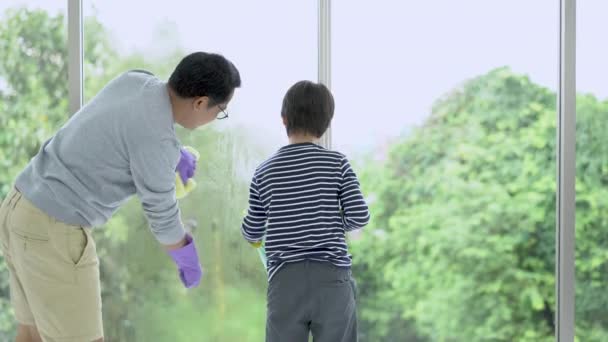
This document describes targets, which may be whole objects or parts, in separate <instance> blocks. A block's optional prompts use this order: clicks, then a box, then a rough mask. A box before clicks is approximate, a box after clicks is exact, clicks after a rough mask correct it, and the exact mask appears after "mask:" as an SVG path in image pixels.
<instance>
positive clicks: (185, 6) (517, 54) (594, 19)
mask: <svg viewBox="0 0 608 342" xmlns="http://www.w3.org/2000/svg"><path fill="white" fill-rule="evenodd" d="M83 3H84V14H85V16H95V17H97V19H98V20H99V21H101V22H102V23H103V24H104V25H105V27H106V28H107V29H108V30H109V31H110V33H111V35H112V39H113V42H114V44H115V45H116V46H117V48H119V49H120V51H122V52H123V53H125V54H128V53H129V52H132V51H140V52H144V53H145V54H146V55H147V56H149V58H151V59H152V58H156V59H157V58H159V57H162V56H163V55H164V54H166V53H167V51H171V50H172V49H175V48H182V49H183V50H185V51H186V52H191V51H196V50H202V51H212V52H219V53H222V54H223V55H225V56H226V57H227V58H229V59H230V60H232V61H233V62H234V63H235V65H236V66H237V67H238V68H239V70H240V72H241V76H242V79H243V86H242V88H241V89H239V90H238V91H237V93H236V95H235V97H234V100H233V102H232V103H231V104H230V106H229V111H230V114H231V117H230V120H229V121H230V122H229V123H221V124H222V125H229V126H232V125H241V126H243V127H245V128H244V129H247V130H249V131H251V132H253V134H254V135H257V136H259V139H260V140H261V141H266V142H267V143H268V144H276V145H280V144H282V143H284V142H285V140H286V138H285V134H284V130H283V128H282V125H281V122H280V106H281V101H282V97H283V95H284V93H285V91H286V90H287V89H288V88H289V86H291V85H292V84H293V83H295V82H296V81H299V80H301V79H310V80H316V79H317V1H312V0H306V1H304V0H292V1H281V0H264V1H262V0H260V1H246V0H231V1H228V0H223V1H221V2H220V1H212V0H206V1H194V0H190V1H188V0H172V1H170V2H151V1H140V0H132V1H124V0H120V1H119V0H83ZM558 3H559V1H558V0H509V1H506V0H501V1H498V0H463V1H451V0H426V1H415V0H407V1H405V0H375V1H369V0H368V1H361V0H348V1H346V0H334V1H333V3H332V84H331V85H332V92H333V93H334V96H335V100H336V113H335V118H334V121H333V125H332V136H333V147H335V148H338V149H340V150H342V151H344V152H345V153H355V152H357V151H360V150H365V149H367V148H370V147H371V146H375V145H377V144H383V143H384V142H386V141H387V140H389V139H391V138H394V137H396V136H398V135H399V134H400V133H401V132H403V131H405V130H407V128H408V127H412V126H415V125H419V124H421V123H423V122H424V119H425V118H426V117H427V116H428V115H429V113H430V109H431V106H432V104H433V102H434V101H435V100H436V99H438V98H439V97H441V96H442V95H443V94H445V93H447V92H448V91H450V90H451V89H453V88H454V87H456V86H458V85H459V84H461V83H462V82H463V81H466V80H467V79H470V78H472V77H475V76H479V75H482V74H484V73H486V72H488V71H490V70H492V69H494V68H497V67H502V66H509V67H510V68H511V69H512V70H513V71H515V72H517V73H521V74H525V75H528V76H529V77H530V78H531V79H532V81H534V82H536V83H538V84H541V85H543V86H546V87H548V88H550V89H552V90H555V89H556V86H557V82H558V77H557V75H558V74H557V72H558V42H559V41H558V39H559V28H558ZM577 3H578V9H577V18H578V22H577V87H578V91H580V92H590V93H593V94H595V95H596V96H597V97H599V98H602V99H606V98H608V79H607V77H605V76H608V63H606V61H608V47H607V46H606V44H604V43H602V42H603V41H604V32H608V21H605V20H603V19H604V18H603V17H604V16H605V14H606V13H608V1H605V0H583V1H578V2H577ZM21 4H27V5H28V6H30V7H40V8H44V9H47V10H49V11H55V12H56V11H62V12H64V13H67V5H66V4H67V0H62V1H58V0H38V1H30V0H2V1H1V2H0V11H3V10H4V9H5V8H7V7H14V6H16V5H21ZM602 75H604V77H601V76H602ZM85 77H86V75H85Z"/></svg>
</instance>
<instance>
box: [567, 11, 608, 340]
mask: <svg viewBox="0 0 608 342" xmlns="http://www.w3.org/2000/svg"><path fill="white" fill-rule="evenodd" d="M606 13H608V3H606V2H605V1H599V0H597V1H578V2H577V9H576V14H577V18H576V26H577V32H576V35H577V37H576V49H577V51H576V69H577V70H576V86H577V98H576V102H577V103H576V254H575V255H576V260H575V261H576V282H575V284H576V297H575V305H576V313H575V318H576V338H577V340H578V341H606V340H608V319H607V318H606V317H608V316H607V315H608V294H607V291H606V289H607V284H608V272H606V271H607V270H608V249H607V248H606V247H607V246H608V231H607V230H606V227H607V226H608V187H607V185H608V136H607V135H606V132H608V78H607V77H606V76H608V64H607V63H606V61H608V48H607V47H606V44H602V42H603V41H604V32H606V30H607V29H608V23H607V22H606Z"/></svg>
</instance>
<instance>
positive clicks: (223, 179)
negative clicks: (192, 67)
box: [84, 0, 317, 341]
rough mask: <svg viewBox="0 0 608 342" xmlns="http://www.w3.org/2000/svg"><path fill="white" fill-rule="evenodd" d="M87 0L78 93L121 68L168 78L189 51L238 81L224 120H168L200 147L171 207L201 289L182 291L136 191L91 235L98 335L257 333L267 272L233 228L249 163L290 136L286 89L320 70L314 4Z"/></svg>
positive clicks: (204, 337) (251, 336)
mask: <svg viewBox="0 0 608 342" xmlns="http://www.w3.org/2000/svg"><path fill="white" fill-rule="evenodd" d="M85 3H86V6H85V8H84V11H85V18H86V19H85V25H86V26H85V27H86V29H85V56H87V64H86V66H85V86H86V88H85V92H86V98H87V99H91V97H92V96H94V95H95V94H96V93H97V92H98V91H99V90H100V89H101V87H102V86H103V85H104V84H105V83H106V82H107V81H108V80H110V79H111V78H113V77H115V76H116V75H118V74H119V73H120V72H123V71H126V70H127V69H129V68H139V69H147V70H149V71H151V72H153V73H155V74H156V75H157V76H158V77H159V78H161V79H163V80H166V79H168V77H169V75H170V73H171V71H173V68H174V67H175V65H176V64H177V63H178V62H179V60H180V59H181V58H182V57H183V56H185V54H187V53H189V52H192V51H208V52H218V53H221V54H223V55H224V56H226V57H227V58H228V59H230V60H231V61H232V62H234V64H235V65H236V67H237V68H238V69H239V71H240V74H241V78H242V83H243V84H242V87H241V88H240V89H238V90H237V91H236V94H235V97H234V99H233V101H232V102H231V103H230V105H229V106H228V112H229V115H230V117H229V118H228V119H227V120H221V121H216V122H214V123H212V124H211V125H209V126H206V127H204V128H201V129H200V130H196V131H193V132H189V131H185V130H183V129H180V128H179V126H176V127H177V128H178V133H179V136H180V139H181V141H182V143H184V144H185V145H190V146H193V147H194V148H196V149H197V150H198V151H199V152H200V154H201V161H200V163H199V165H198V171H197V176H196V182H197V184H198V185H197V187H196V189H195V191H194V192H193V193H191V194H189V195H188V197H186V198H184V199H183V200H181V203H180V207H181V210H182V213H183V218H184V220H185V222H186V223H187V224H188V225H189V226H190V227H191V228H192V229H193V232H194V235H195V237H196V239H197V241H198V249H199V253H200V255H201V262H202V265H203V268H204V272H205V274H204V276H203V280H202V284H201V286H200V287H199V288H197V289H195V290H190V291H185V290H184V289H183V288H182V285H181V283H180V281H179V279H178V277H177V273H176V270H175V266H174V265H173V264H172V262H171V261H170V259H169V258H168V257H167V256H166V255H165V254H164V253H163V252H162V251H161V250H159V247H158V244H157V243H156V241H155V240H154V239H153V237H152V235H151V234H150V233H149V231H148V228H147V223H146V221H145V219H144V217H143V216H142V210H141V207H140V205H139V203H138V200H137V199H134V200H133V201H131V202H130V203H129V204H128V205H127V206H126V207H125V208H123V210H121V211H120V212H119V213H118V214H117V215H115V217H114V218H113V219H112V220H111V221H110V222H109V223H108V224H107V225H106V226H105V227H103V228H102V229H99V230H98V231H97V232H96V237H97V238H98V243H97V245H98V248H99V254H100V258H101V260H102V279H103V300H104V314H105V316H104V319H105V321H104V323H105V331H106V334H107V335H106V337H107V339H108V340H111V341H192V340H196V341H262V340H263V339H264V331H265V319H266V316H265V315H266V273H265V271H264V268H263V267H262V264H261V263H260V260H259V257H258V255H257V252H256V251H255V250H254V249H253V248H252V247H250V246H249V244H247V243H246V242H245V240H244V239H243V237H242V235H241V232H240V227H241V222H242V218H243V216H242V214H243V213H244V210H245V209H246V207H247V196H248V190H249V182H250V181H251V176H252V175H253V171H254V169H255V167H256V166H257V165H258V164H259V163H260V162H261V161H262V160H264V159H265V158H267V157H268V156H269V155H270V154H271V153H273V152H274V151H275V150H276V149H277V148H279V147H280V146H282V145H283V144H284V143H286V142H287V137H286V134H285V130H284V127H283V125H282V122H281V118H280V108H281V102H282V98H283V95H284V94H285V92H286V91H287V89H288V87H289V86H291V85H292V84H293V83H295V82H296V81H298V80H301V79H312V80H314V79H316V77H317V76H316V75H317V29H316V26H317V18H316V11H317V5H316V3H315V2H308V1H307V2H304V1H300V2H293V3H292V2H289V3H287V2H284V1H278V0H273V1H264V2H252V1H244V0H239V1H237V0H233V1H221V2H220V1H184V0H177V1H171V3H170V4H169V3H164V2H157V3H154V2H147V3H146V5H145V6H141V3H137V4H135V3H132V2H129V1H117V0H112V1H107V0H98V1H87V2H85ZM134 13H137V17H139V18H141V19H139V20H137V19H136V20H134V19H133V14H134Z"/></svg>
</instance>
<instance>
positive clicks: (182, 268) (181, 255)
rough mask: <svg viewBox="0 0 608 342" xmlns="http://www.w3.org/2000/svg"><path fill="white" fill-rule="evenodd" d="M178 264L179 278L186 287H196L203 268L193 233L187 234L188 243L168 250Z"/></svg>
mask: <svg viewBox="0 0 608 342" xmlns="http://www.w3.org/2000/svg"><path fill="white" fill-rule="evenodd" d="M168 253H169V255H170V256H171V258H172V259H173V261H174V262H175V263H176V264H177V268H178V270H179V278H180V279H181V280H182V283H183V284H184V286H185V287H186V288H188V289H189V288H191V287H196V286H198V284H199V283H200V281H201V277H202V276H203V270H202V268H201V264H200V262H199V260H198V253H197V251H196V245H195V244H194V239H193V238H192V235H190V234H186V245H185V246H184V247H182V248H179V249H175V250H172V251H169V252H168Z"/></svg>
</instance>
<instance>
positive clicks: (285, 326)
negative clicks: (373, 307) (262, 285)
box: [266, 261, 357, 342]
mask: <svg viewBox="0 0 608 342" xmlns="http://www.w3.org/2000/svg"><path fill="white" fill-rule="evenodd" d="M355 298H356V284H355V280H354V279H353V278H352V275H351V271H350V269H346V268H339V267H336V266H334V265H332V264H331V263H329V262H316V261H302V262H297V263H292V264H286V265H284V266H283V267H282V268H281V269H280V270H279V271H278V273H277V274H275V275H274V277H273V278H272V280H271V281H270V284H268V311H267V312H268V316H267V319H266V342H307V341H308V335H309V332H311V333H312V336H313V341H314V342H353V341H357V313H356V303H355Z"/></svg>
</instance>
